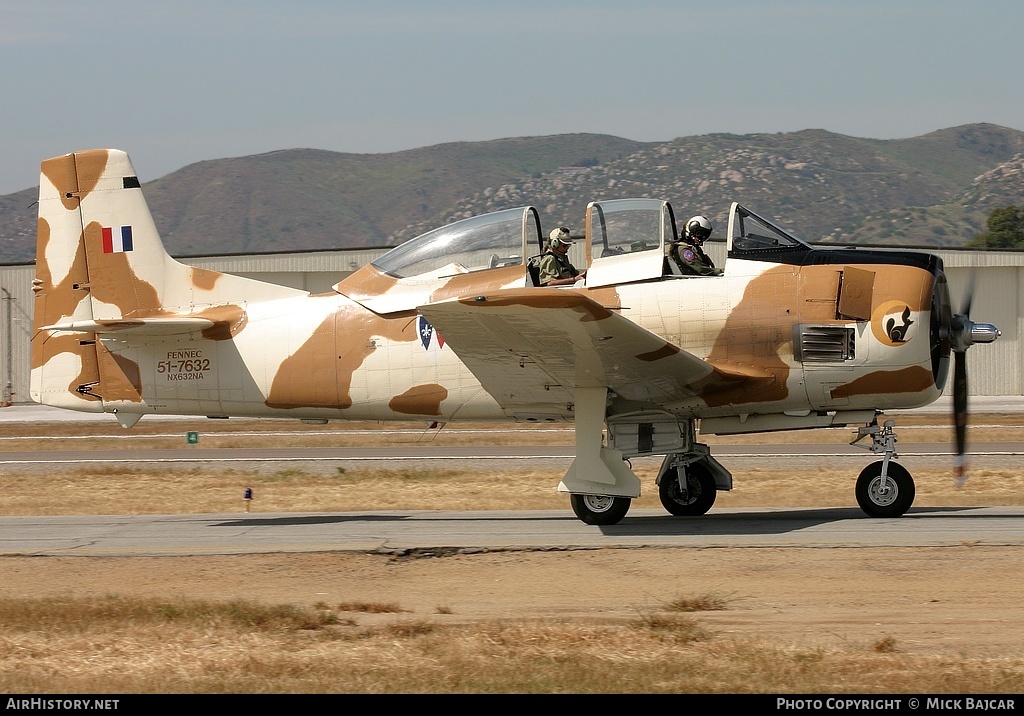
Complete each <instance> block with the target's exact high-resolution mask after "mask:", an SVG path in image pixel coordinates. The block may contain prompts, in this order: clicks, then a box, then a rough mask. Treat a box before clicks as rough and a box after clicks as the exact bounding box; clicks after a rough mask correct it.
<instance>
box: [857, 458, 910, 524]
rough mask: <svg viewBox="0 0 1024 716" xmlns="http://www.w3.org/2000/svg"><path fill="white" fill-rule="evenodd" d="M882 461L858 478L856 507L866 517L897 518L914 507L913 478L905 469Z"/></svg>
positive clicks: (875, 463) (865, 469) (874, 463)
mask: <svg viewBox="0 0 1024 716" xmlns="http://www.w3.org/2000/svg"><path fill="white" fill-rule="evenodd" d="M883 463H884V461H883V460H879V461H878V462H873V463H871V464H870V465H868V466H867V467H865V468H864V469H863V470H861V473H860V475H859V476H858V477H857V488H856V492H857V504H858V505H860V508H861V509H862V510H864V512H865V513H866V514H867V515H868V516H869V517H900V516H901V515H903V514H904V513H905V512H906V511H907V510H909V509H910V506H911V505H912V504H914V495H915V488H914V478H913V477H911V476H910V473H909V472H908V471H907V469H906V468H905V467H903V466H902V465H900V464H899V463H897V462H890V463H889V464H888V469H887V470H885V474H883V469H882V468H883Z"/></svg>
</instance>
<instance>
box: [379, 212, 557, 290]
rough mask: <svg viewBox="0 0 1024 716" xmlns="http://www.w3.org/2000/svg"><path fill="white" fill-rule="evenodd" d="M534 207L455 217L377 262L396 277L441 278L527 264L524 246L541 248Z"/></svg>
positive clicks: (384, 270)
mask: <svg viewBox="0 0 1024 716" xmlns="http://www.w3.org/2000/svg"><path fill="white" fill-rule="evenodd" d="M540 245H541V241H540V218H539V217H538V215H537V211H536V209H534V208H533V207H530V206H527V207H520V208H516V209H505V210H504V211H496V212H493V213H490V214H484V215H482V216H474V217H472V218H469V219H463V220H462V221H457V222H455V223H454V224H448V225H447V226H442V227H441V228H439V229H434V230H433V231H428V232H427V233H425V234H421V235H420V236H417V237H416V238H414V239H410V240H409V241H406V242H405V243H404V244H402V245H401V246H398V247H396V248H394V249H392V250H391V251H389V252H387V253H386V254H384V255H383V256H381V257H379V258H377V259H376V260H375V261H373V262H372V263H373V265H374V266H375V267H377V268H378V269H379V270H381V271H383V272H384V273H387V274H390V275H392V276H397V277H398V278H406V277H411V276H417V277H422V278H438V277H441V276H452V275H455V274H460V273H471V272H473V271H483V270H486V269H493V268H500V267H502V266H517V265H522V263H523V247H524V246H530V247H533V246H540Z"/></svg>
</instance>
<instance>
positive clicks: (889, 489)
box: [868, 477, 899, 506]
mask: <svg viewBox="0 0 1024 716" xmlns="http://www.w3.org/2000/svg"><path fill="white" fill-rule="evenodd" d="M868 494H869V495H871V501H872V502H874V503H875V504H876V505H881V506H885V505H891V504H892V503H893V502H895V501H896V498H897V497H898V496H899V490H898V489H897V488H896V482H895V481H894V480H889V479H883V478H882V477H876V478H875V479H874V480H872V481H871V485H870V486H869V487H868Z"/></svg>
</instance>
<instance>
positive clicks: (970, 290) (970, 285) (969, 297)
mask: <svg viewBox="0 0 1024 716" xmlns="http://www.w3.org/2000/svg"><path fill="white" fill-rule="evenodd" d="M973 301H974V270H973V269H972V270H971V273H970V274H969V275H968V277H967V288H966V289H965V290H964V300H963V303H962V305H961V306H960V313H962V314H963V315H964V318H967V319H970V317H971V303H972V302H973Z"/></svg>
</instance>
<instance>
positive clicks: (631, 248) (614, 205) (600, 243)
mask: <svg viewBox="0 0 1024 716" xmlns="http://www.w3.org/2000/svg"><path fill="white" fill-rule="evenodd" d="M588 218H589V221H590V255H591V256H592V257H593V258H595V259H599V258H604V257H605V256H618V255H620V254H629V253H636V252H638V251H649V250H651V249H658V250H661V247H662V245H663V243H662V241H663V237H664V240H665V241H668V242H671V241H672V240H673V238H674V237H675V230H676V229H675V217H674V216H673V214H672V207H671V206H669V205H668V203H667V202H664V201H661V200H658V199H614V200H612V201H602V202H594V203H593V204H591V206H590V211H589V214H588Z"/></svg>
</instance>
